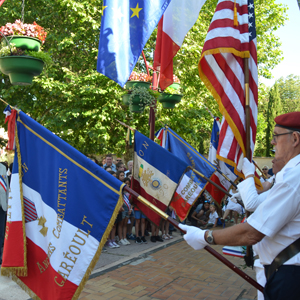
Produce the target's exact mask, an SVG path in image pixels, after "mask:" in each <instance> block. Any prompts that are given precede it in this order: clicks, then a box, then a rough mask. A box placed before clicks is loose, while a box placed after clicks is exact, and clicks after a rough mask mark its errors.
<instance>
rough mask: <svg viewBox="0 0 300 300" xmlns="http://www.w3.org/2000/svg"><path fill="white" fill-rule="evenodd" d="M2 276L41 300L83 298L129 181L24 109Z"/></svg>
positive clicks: (20, 114)
mask: <svg viewBox="0 0 300 300" xmlns="http://www.w3.org/2000/svg"><path fill="white" fill-rule="evenodd" d="M17 114H18V115H17V121H16V122H17V133H16V150H15V160H14V165H13V174H12V179H11V192H10V197H9V203H8V205H9V207H8V213H7V229H6V240H5V243H4V252H3V263H2V268H1V274H2V275H11V274H14V275H16V276H17V277H18V278H17V282H18V283H19V284H20V286H21V287H22V288H24V289H25V291H26V292H28V294H29V295H30V296H31V297H33V298H39V299H42V300H44V299H49V300H50V299H51V300H55V299H77V298H78V297H79V295H80V292H81V291H82V289H83V287H84V284H85V282H86V281H87V280H88V278H89V275H90V273H91V271H92V270H93V268H94V266H95V264H96V262H97V261H98V259H99V256H100V253H101V250H102V247H103V245H104V244H105V242H106V240H107V237H108V235H109V233H110V231H111V229H112V227H113V225H114V221H115V218H116V216H117V214H118V212H119V209H120V208H121V206H122V204H123V199H122V188H123V183H122V182H121V181H119V180H118V179H116V178H115V177H113V176H111V174H109V173H108V172H106V171H104V170H103V169H102V168H101V167H99V166H98V165H97V164H96V163H94V162H93V161H92V160H90V159H88V158H87V157H86V156H84V155H83V154H81V153H80V152H78V151H77V150H76V149H74V148H73V147H71V146H70V145H68V144H67V143H66V142H64V141H63V140H61V139H60V138H59V137H57V136H56V135H55V134H53V133H51V132H50V131H48V130H47V129H46V128H44V127H43V126H41V125H40V124H38V123H37V122H35V121H34V120H33V119H31V118H30V117H28V116H27V115H26V114H24V113H23V112H21V111H20V112H18V113H17Z"/></svg>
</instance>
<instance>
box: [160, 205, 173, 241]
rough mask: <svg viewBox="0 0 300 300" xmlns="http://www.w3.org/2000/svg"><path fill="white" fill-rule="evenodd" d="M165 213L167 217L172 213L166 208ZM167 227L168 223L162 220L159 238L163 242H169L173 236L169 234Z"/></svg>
mask: <svg viewBox="0 0 300 300" xmlns="http://www.w3.org/2000/svg"><path fill="white" fill-rule="evenodd" d="M166 213H167V215H168V216H170V217H171V215H172V211H171V209H170V208H169V207H168V209H167V211H166ZM169 227H170V223H169V221H167V220H162V222H161V237H162V239H163V240H170V239H172V238H173V236H172V235H170V234H169Z"/></svg>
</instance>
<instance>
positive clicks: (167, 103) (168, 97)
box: [158, 93, 182, 108]
mask: <svg viewBox="0 0 300 300" xmlns="http://www.w3.org/2000/svg"><path fill="white" fill-rule="evenodd" d="M181 98H182V95H176V94H167V93H162V94H160V96H159V97H158V101H159V102H160V103H161V104H162V106H163V108H174V107H175V104H176V103H179V102H180V101H181Z"/></svg>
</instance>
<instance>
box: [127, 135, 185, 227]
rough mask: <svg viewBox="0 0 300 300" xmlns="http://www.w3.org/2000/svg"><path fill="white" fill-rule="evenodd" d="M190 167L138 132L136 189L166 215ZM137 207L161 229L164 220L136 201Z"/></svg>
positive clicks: (135, 145)
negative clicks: (182, 178) (178, 186)
mask: <svg viewBox="0 0 300 300" xmlns="http://www.w3.org/2000/svg"><path fill="white" fill-rule="evenodd" d="M188 165H189V164H188V163H186V162H184V161H182V160H181V159H179V158H178V157H176V156H175V155H173V154H172V153H170V152H168V151H167V150H166V149H164V148H162V147H160V146H159V145H158V144H157V143H155V142H154V141H152V140H150V139H149V138H147V137H146V136H144V135H143V134H141V133H139V132H138V131H135V134H134V160H133V177H132V179H133V182H132V189H133V190H134V191H136V192H137V193H138V194H140V195H141V196H142V197H144V198H145V199H147V200H148V201H149V202H150V203H152V204H153V205H154V206H156V207H158V208H159V209H160V210H162V211H166V209H167V207H168V206H169V203H170V201H171V199H172V197H173V195H174V193H175V190H176V188H177V185H178V183H179V182H180V179H181V177H182V175H183V173H184V172H185V170H186V168H187V167H188ZM134 205H135V206H136V207H137V208H138V209H139V210H141V211H142V212H143V214H145V215H146V217H147V218H149V220H150V221H152V222H153V223H154V224H156V225H158V226H159V225H160V221H161V217H160V216H158V215H157V214H156V213H154V212H153V211H152V210H151V209H150V208H149V207H147V206H146V205H144V204H143V203H141V202H139V201H137V200H135V199H134Z"/></svg>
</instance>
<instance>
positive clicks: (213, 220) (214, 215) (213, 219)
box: [205, 203, 219, 228]
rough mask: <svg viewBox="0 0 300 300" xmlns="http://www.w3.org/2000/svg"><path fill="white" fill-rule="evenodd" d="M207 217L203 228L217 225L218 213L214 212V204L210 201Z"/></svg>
mask: <svg viewBox="0 0 300 300" xmlns="http://www.w3.org/2000/svg"><path fill="white" fill-rule="evenodd" d="M209 211H210V214H209V217H208V221H207V224H206V225H205V228H211V227H212V228H214V227H217V223H218V218H219V216H218V213H217V212H216V206H215V204H214V203H211V204H210V206H209Z"/></svg>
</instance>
